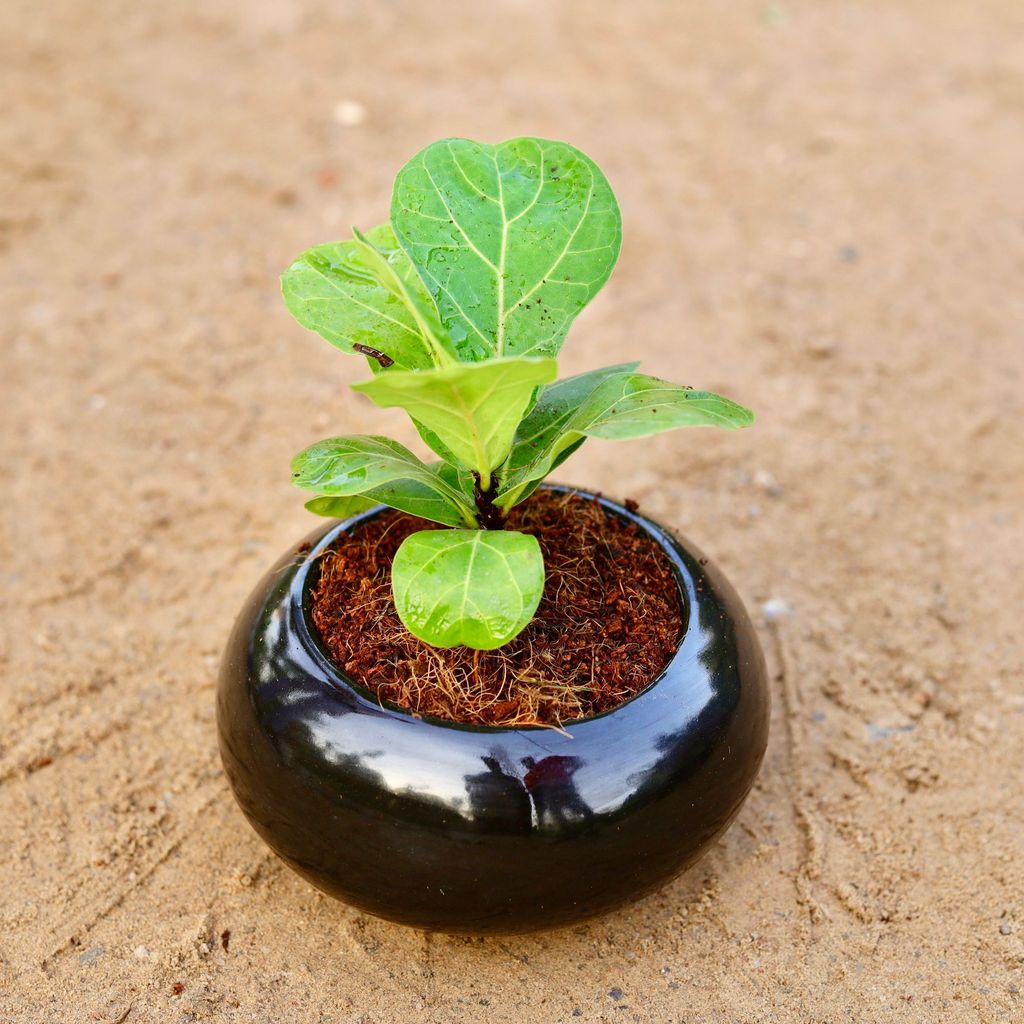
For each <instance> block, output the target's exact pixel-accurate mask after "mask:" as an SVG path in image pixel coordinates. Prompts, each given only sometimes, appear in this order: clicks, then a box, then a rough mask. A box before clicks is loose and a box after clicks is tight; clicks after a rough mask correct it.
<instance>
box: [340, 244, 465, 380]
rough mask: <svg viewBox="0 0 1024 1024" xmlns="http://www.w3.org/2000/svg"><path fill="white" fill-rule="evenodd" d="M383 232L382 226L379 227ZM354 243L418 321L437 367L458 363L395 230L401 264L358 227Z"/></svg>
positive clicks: (393, 248) (394, 247) (396, 252)
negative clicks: (399, 245) (389, 258)
mask: <svg viewBox="0 0 1024 1024" xmlns="http://www.w3.org/2000/svg"><path fill="white" fill-rule="evenodd" d="M378 231H380V229H378ZM352 234H353V235H354V236H355V245H356V248H357V249H358V251H359V255H360V257H361V258H362V260H363V263H364V264H365V265H366V267H367V269H368V270H369V271H370V273H371V274H373V276H374V277H375V278H376V279H377V281H378V282H379V283H380V284H381V285H382V286H383V287H385V288H386V289H387V290H388V291H389V292H391V294H392V295H394V296H395V297H396V298H397V299H399V300H400V301H401V302H402V304H403V305H404V306H405V308H406V309H407V310H408V311H409V313H410V314H411V315H412V318H413V320H415V321H416V327H417V328H418V329H419V332H420V335H421V336H422V337H423V339H424V341H425V342H426V343H427V347H428V348H429V349H430V357H431V360H432V361H433V363H434V364H435V365H436V366H448V365H450V364H452V363H454V362H455V359H454V357H453V356H452V354H451V353H449V352H448V350H447V346H448V345H449V344H450V341H449V340H448V338H447V335H446V334H445V330H444V328H443V327H442V326H441V321H440V318H439V317H438V313H437V307H436V306H435V305H434V300H433V299H432V298H431V297H430V295H429V294H428V293H427V292H425V291H424V289H423V281H422V279H420V278H419V277H418V276H417V275H416V272H415V271H414V270H413V268H412V264H411V263H410V262H409V260H408V258H407V257H406V256H405V253H403V252H402V251H401V250H400V249H398V248H397V244H396V243H395V241H394V233H393V232H390V230H389V232H388V236H387V240H388V241H390V242H391V253H392V257H393V258H394V259H395V261H396V262H397V263H398V266H394V265H392V263H390V262H389V260H388V258H387V254H386V253H383V252H381V251H380V249H378V248H377V247H376V246H374V244H373V243H372V242H371V241H370V239H369V238H367V237H366V235H364V234H362V232H360V231H359V230H358V229H357V228H353V229H352Z"/></svg>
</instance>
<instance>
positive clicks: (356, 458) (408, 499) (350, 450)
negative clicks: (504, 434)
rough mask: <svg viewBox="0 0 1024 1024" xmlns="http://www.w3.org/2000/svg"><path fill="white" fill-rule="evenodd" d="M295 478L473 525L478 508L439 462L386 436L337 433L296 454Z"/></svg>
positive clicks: (331, 491) (337, 493)
mask: <svg viewBox="0 0 1024 1024" xmlns="http://www.w3.org/2000/svg"><path fill="white" fill-rule="evenodd" d="M292 473H293V474H294V483H295V484H296V486H298V487H301V488H303V489H304V490H308V491H314V492H316V493H317V494H319V495H323V496H328V497H345V498H347V497H352V496H355V495H358V496H360V497H363V498H366V499H367V500H371V499H372V501H373V502H375V503H379V504H382V505H389V506H391V507H392V508H397V509H400V510H401V511H403V512H408V513H409V514H410V515H414V516H420V517H422V518H423V519H429V520H431V522H435V523H442V524H443V525H445V526H460V525H469V524H471V523H473V522H474V518H473V513H472V510H471V508H470V507H469V505H468V504H467V503H466V502H465V500H464V498H463V496H462V495H460V494H459V493H458V492H457V491H456V490H455V489H454V488H452V487H451V486H449V485H448V484H447V483H445V481H444V480H442V479H441V476H440V475H439V473H438V471H437V469H436V467H432V466H428V465H426V464H424V463H423V462H421V461H420V460H419V459H418V458H416V456H415V455H413V453H412V452H411V451H409V449H408V448H405V447H403V446H402V445H400V444H399V443H398V442H397V441H392V440H390V439H389V438H386V437H362V436H355V437H332V438H328V439H327V440H326V441H319V442H317V444H314V445H311V446H310V447H309V448H307V449H306V450H305V451H303V452H300V453H299V454H298V455H296V456H295V459H294V460H293V462H292Z"/></svg>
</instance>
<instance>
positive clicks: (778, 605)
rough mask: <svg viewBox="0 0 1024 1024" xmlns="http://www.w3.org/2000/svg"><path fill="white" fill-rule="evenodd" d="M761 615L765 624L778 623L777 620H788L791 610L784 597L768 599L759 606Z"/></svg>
mask: <svg viewBox="0 0 1024 1024" xmlns="http://www.w3.org/2000/svg"><path fill="white" fill-rule="evenodd" d="M761 614H762V615H763V616H764V619H765V622H778V620H779V619H787V618H789V616H791V615H792V614H793V609H792V607H791V606H790V603H789V602H788V601H787V600H786V599H785V598H784V597H770V598H768V600H767V601H765V603H764V604H763V605H761Z"/></svg>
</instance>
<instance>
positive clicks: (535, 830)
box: [217, 499, 769, 932]
mask: <svg viewBox="0 0 1024 1024" xmlns="http://www.w3.org/2000/svg"><path fill="white" fill-rule="evenodd" d="M600 501H601V504H602V506H603V507H604V508H605V509H607V510H608V511H609V512H612V513H614V514H616V515H619V516H622V517H623V518H624V519H628V520H630V521H631V522H634V523H637V524H638V525H639V526H640V527H641V528H642V529H644V530H645V531H646V532H647V533H648V534H650V536H651V537H653V538H654V540H655V541H657V543H658V544H659V545H661V547H662V548H663V549H664V551H665V554H666V557H668V558H669V559H670V560H671V562H672V565H673V566H674V568H675V572H676V575H677V579H678V582H679V588H680V591H681V593H682V596H683V604H684V618H685V629H684V632H683V636H682V639H681V641H680V644H679V648H678V650H677V651H676V654H675V656H674V657H673V659H672V661H671V663H670V664H669V666H668V667H667V668H666V669H665V671H664V672H663V673H662V675H661V676H659V677H658V678H657V679H656V680H655V681H654V682H653V683H652V684H651V685H650V686H649V687H648V688H647V689H646V690H644V691H643V692H642V693H640V694H639V695H638V696H636V697H634V698H633V699H632V700H630V701H629V702H628V703H626V704H623V705H622V706H620V707H618V708H616V709H615V710H614V711H610V712H607V713H606V714H603V715H598V716H596V717H594V718H589V719H581V720H579V721H576V722H572V723H571V724H569V725H568V726H567V728H566V734H562V733H559V732H555V731H553V730H551V729H542V728H526V729H505V728H495V727H486V726H461V725H456V724H453V723H451V722H444V721H439V720H436V719H420V718H414V717H413V716H412V715H410V714H408V713H406V712H403V711H400V710H398V709H395V708H391V707H381V706H380V705H379V704H378V703H377V700H376V699H375V698H374V697H373V696H371V694H370V693H369V692H368V691H366V690H364V689H363V688H362V687H360V686H359V685H358V684H357V683H356V682H354V681H353V680H351V679H349V678H347V677H346V676H345V675H344V673H342V672H341V671H340V670H339V669H338V668H337V666H336V665H334V664H333V663H332V661H331V659H330V657H329V656H328V654H327V652H326V650H325V648H324V647H323V646H322V645H321V643H320V641H319V638H318V637H317V634H316V631H315V628H314V627H313V625H312V622H311V620H310V617H309V604H310V596H309V595H310V590H311V587H312V586H313V584H314V583H315V581H316V576H317V571H318V568H317V567H318V564H319V563H318V559H319V556H320V555H321V553H323V552H324V551H325V550H326V549H327V548H328V547H331V546H332V545H336V544H338V543H339V542H340V543H343V542H344V537H345V534H346V532H347V531H349V530H351V529H352V528H353V527H355V526H356V525H357V524H358V523H360V522H362V521H363V520H366V519H369V518H372V517H373V516H375V515H379V514H380V512H381V509H373V510H370V511H369V512H366V513H363V514H361V515H358V516H355V517H353V518H352V519H349V520H346V521H345V522H342V523H336V524H334V525H329V526H327V527H325V528H324V529H323V530H320V531H319V532H318V533H316V534H315V535H313V537H312V538H311V539H310V543H311V547H308V548H307V547H306V546H303V547H301V548H300V549H299V550H298V551H297V552H296V551H292V552H289V553H288V555H286V556H285V557H284V558H283V559H281V561H280V562H278V564H277V565H276V566H275V567H274V568H273V569H272V570H271V571H270V573H269V574H268V575H267V576H266V577H265V578H264V580H263V581H262V582H261V583H260V585H259V586H258V587H257V588H256V590H255V591H254V592H253V593H252V595H251V597H250V598H249V601H248V603H247V604H246V606H245V608H244V609H243V611H242V614H241V615H240V617H239V619H238V622H237V624H236V625H235V629H234V632H233V633H232V635H231V639H230V641H229V643H228V647H227V651H226V653H225V656H224V661H223V665H222V668H221V675H220V688H219V693H218V699H217V721H218V727H219V732H220V748H221V756H222V757H223V760H224V767H225V769H226V771H227V776H228V779H229V780H230V782H231V786H232V788H233V789H234V792H235V796H236V798H237V799H238V802H239V804H240V805H241V807H242V810H243V811H244V812H245V815H246V817H247V818H248V819H249V821H250V822H251V823H252V825H253V827H254V828H255V829H256V831H257V832H258V833H259V834H260V835H261V836H262V837H263V838H264V839H265V840H266V842H267V843H268V844H269V845H270V847H271V848H272V849H273V850H274V851H275V852H276V853H277V854H278V855H279V856H280V857H282V858H283V859H284V860H285V861H286V862H287V863H288V864H289V865H290V866H291V867H292V868H294V869H295V870H296V871H297V872H298V873H299V874H300V875H302V876H303V877H304V878H306V879H308V880H309V881H310V882H312V884H313V885H315V886H317V887H318V888H319V889H322V890H323V891H324V892H326V893H329V894H330V895H332V896H336V897H337V898H339V899H341V900H344V901H345V902H346V903H350V904H352V905H353V906H356V907H359V908H360V909H362V910H364V911H367V912H368V913H371V914H376V915H379V916H380V917H385V918H390V919H391V920H393V921H400V922H402V923H404V924H410V925H415V926H417V927H421V928H428V929H436V930H440V931H451V932H517V931H529V930H532V929H536V928H547V927H552V926H555V925H563V924H566V923H569V922H572V921H576V920H578V919H580V918H583V917H587V916H589V915H592V914H597V913H600V912H601V911H604V910H607V909H609V908H611V907H614V906H615V905H616V904H619V903H622V902H624V901H625V900H628V899H632V898H635V897H637V896H639V895H641V894H642V893H645V892H648V891H649V890H651V889H654V888H656V887H657V886H659V885H661V884H662V883H664V882H666V881H668V880H669V879H670V878H672V877H673V876H674V875H676V874H678V873H679V872H680V871H682V870H683V869H685V868H687V867H689V866H690V865H691V864H692V863H693V862H694V861H695V860H697V858H698V857H700V855H701V854H702V853H703V852H704V851H705V850H707V848H708V846H709V845H710V844H711V842H712V841H713V840H714V839H715V837H716V836H717V835H719V834H720V833H721V832H722V831H723V830H724V829H725V827H726V826H727V825H728V824H729V822H730V821H731V820H732V819H733V817H734V816H735V815H736V812H737V811H738V810H739V808H740V805H741V804H742V803H743V800H744V798H745V797H746V795H747V793H748V792H749V790H750V787H751V785H752V784H753V781H754V777H755V775H756V774H757V770H758V767H759V765H760V763H761V758H762V755H763V754H764V749H765V744H766V742H767V737H768V699H769V698H768V687H767V683H766V678H765V668H764V659H763V657H762V654H761V651H760V648H759V646H758V642H757V638H756V636H755V634H754V630H753V628H752V627H751V624H750V620H749V619H748V618H747V615H746V612H745V611H744V609H743V606H742V604H741V603H740V600H739V598H738V597H737V596H736V594H735V592H734V591H733V589H732V588H731V587H730V586H729V584H728V582H727V581H726V580H725V578H724V577H723V576H722V575H721V573H719V572H718V571H717V570H716V569H715V568H714V567H713V566H712V565H711V564H710V563H709V562H708V561H707V559H705V558H702V557H701V556H700V555H699V553H698V552H697V551H695V550H694V549H692V548H691V547H690V546H689V545H684V544H683V543H682V542H681V541H680V540H678V539H677V538H675V537H674V536H672V534H670V533H669V532H668V531H666V530H664V529H663V528H662V527H660V526H658V525H657V524H656V523H654V522H652V521H651V520H650V519H647V518H645V517H644V516H642V515H638V514H636V513H634V512H629V511H628V510H626V509H625V508H623V507H621V506H620V505H617V504H614V503H613V502H610V501H606V500H604V499H600Z"/></svg>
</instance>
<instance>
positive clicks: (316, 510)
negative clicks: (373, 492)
mask: <svg viewBox="0 0 1024 1024" xmlns="http://www.w3.org/2000/svg"><path fill="white" fill-rule="evenodd" d="M379 504H381V502H379V501H374V500H373V499H372V498H364V497H362V495H358V494H353V495H351V496H350V497H347V498H331V497H328V496H327V495H321V496H320V497H319V498H312V499H310V500H309V501H307V502H306V508H307V510H308V511H310V512H312V513H313V514H314V515H318V516H327V517H328V519H348V517H349V516H354V515H356V513H358V512H365V511H366V510H367V509H371V508H373V507H374V506H375V505H379Z"/></svg>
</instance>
